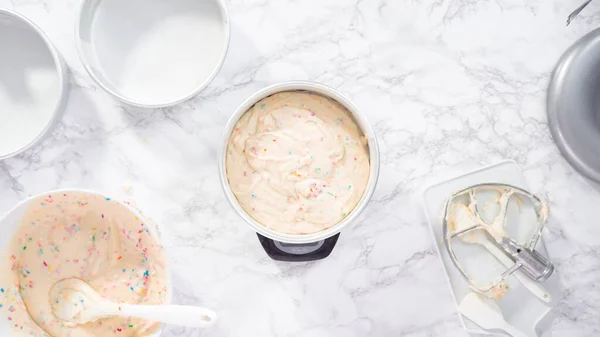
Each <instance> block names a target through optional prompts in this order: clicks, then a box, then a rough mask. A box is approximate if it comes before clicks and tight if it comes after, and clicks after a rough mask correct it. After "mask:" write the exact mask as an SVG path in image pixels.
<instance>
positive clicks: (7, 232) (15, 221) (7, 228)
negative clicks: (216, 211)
mask: <svg viewBox="0 0 600 337" xmlns="http://www.w3.org/2000/svg"><path fill="white" fill-rule="evenodd" d="M70 192H71V193H72V192H84V193H89V194H95V195H100V196H102V197H107V196H106V195H104V194H102V193H98V192H94V191H89V190H82V189H64V190H55V191H49V192H45V193H41V194H38V195H35V196H31V197H29V198H27V199H25V200H23V201H21V202H20V203H19V204H17V205H16V206H15V207H14V208H13V209H11V210H10V211H8V212H7V213H6V214H5V215H4V216H2V217H1V218H0V232H1V233H2V235H0V251H1V252H4V251H5V250H6V249H8V246H9V244H10V241H11V239H12V237H13V235H14V233H15V232H16V231H17V229H18V228H19V224H20V223H21V218H22V217H23V215H24V214H25V212H26V211H27V207H28V206H29V203H30V202H32V201H35V200H36V199H37V198H39V197H42V196H45V195H49V194H54V193H70ZM121 204H122V205H123V206H125V207H127V208H128V209H129V210H130V211H131V212H132V213H133V214H135V215H136V216H137V217H138V218H140V219H142V220H143V222H144V223H145V224H148V226H146V228H147V229H148V230H149V232H150V234H151V235H152V236H153V237H154V238H155V239H156V240H158V241H159V242H160V228H159V227H158V224H156V223H155V222H153V221H151V220H149V219H148V217H146V216H144V215H143V214H142V213H141V212H140V211H139V210H138V209H136V208H134V207H131V206H130V205H128V204H126V203H123V202H121ZM152 225H154V226H152ZM165 255H167V265H166V273H167V292H168V295H167V303H165V304H169V303H171V300H172V294H173V285H172V282H171V272H170V269H169V264H168V254H167V252H166V251H165ZM7 324H8V321H7V320H5V319H0V336H11V332H10V331H12V328H10V326H9V325H7ZM160 334H161V331H158V332H157V333H155V334H153V337H158V336H160Z"/></svg>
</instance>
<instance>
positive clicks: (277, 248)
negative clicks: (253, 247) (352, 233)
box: [256, 233, 340, 262]
mask: <svg viewBox="0 0 600 337" xmlns="http://www.w3.org/2000/svg"><path fill="white" fill-rule="evenodd" d="M256 235H258V240H259V241H260V244H261V245H262V246H263V248H264V250H265V251H266V252H267V255H269V257H270V258H272V259H273V260H277V261H286V262H306V261H316V260H321V259H324V258H326V257H328V256H329V254H331V252H332V251H333V248H334V247H335V244H336V243H337V241H338V238H339V237H340V233H338V234H336V235H334V236H332V237H330V238H327V239H325V240H321V241H317V242H309V243H286V242H279V241H275V240H272V239H269V238H267V237H265V236H263V235H260V234H258V233H257V234H256Z"/></svg>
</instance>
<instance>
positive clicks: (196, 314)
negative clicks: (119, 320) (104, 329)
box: [116, 304, 217, 328]
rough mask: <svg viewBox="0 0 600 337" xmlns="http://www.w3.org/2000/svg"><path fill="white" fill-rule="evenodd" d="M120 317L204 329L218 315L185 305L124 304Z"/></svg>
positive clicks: (119, 313)
mask: <svg viewBox="0 0 600 337" xmlns="http://www.w3.org/2000/svg"><path fill="white" fill-rule="evenodd" d="M119 308H120V310H119V312H118V313H116V314H117V315H119V316H128V317H137V318H143V319H147V320H151V321H157V322H163V323H166V324H172V325H179V326H187V327H192V328H204V327H207V326H209V325H212V324H213V323H214V322H215V321H216V320H217V314H216V313H215V312H214V311H212V310H210V309H206V308H201V307H194V306H185V305H131V304H122V305H120V306H119Z"/></svg>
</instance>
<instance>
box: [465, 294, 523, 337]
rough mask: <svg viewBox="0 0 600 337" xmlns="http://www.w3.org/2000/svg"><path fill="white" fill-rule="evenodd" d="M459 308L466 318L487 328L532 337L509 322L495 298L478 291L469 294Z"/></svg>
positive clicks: (521, 336) (516, 335) (515, 335)
mask: <svg viewBox="0 0 600 337" xmlns="http://www.w3.org/2000/svg"><path fill="white" fill-rule="evenodd" d="M458 310H459V311H460V313H461V314H463V315H464V316H465V317H466V318H468V319H470V320H471V321H473V323H475V324H477V325H479V326H480V327H482V328H484V329H486V330H491V329H500V330H504V331H506V332H507V333H508V334H509V335H511V336H514V337H531V336H527V335H526V334H525V333H523V332H521V331H519V330H517V329H516V328H515V327H514V326H512V325H510V324H508V323H507V322H506V321H505V320H504V317H503V316H502V311H500V308H498V305H497V304H496V303H495V302H494V301H493V300H490V299H488V298H484V297H483V296H481V295H478V294H476V293H469V294H467V296H465V298H463V300H462V301H461V302H460V305H459V306H458Z"/></svg>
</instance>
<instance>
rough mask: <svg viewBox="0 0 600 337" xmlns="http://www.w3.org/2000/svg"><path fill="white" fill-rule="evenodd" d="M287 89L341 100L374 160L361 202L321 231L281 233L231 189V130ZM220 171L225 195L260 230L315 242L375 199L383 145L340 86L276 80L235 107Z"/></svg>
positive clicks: (278, 238)
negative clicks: (254, 213)
mask: <svg viewBox="0 0 600 337" xmlns="http://www.w3.org/2000/svg"><path fill="white" fill-rule="evenodd" d="M284 91H309V92H314V93H317V94H320V95H323V96H325V97H329V98H331V99H333V100H334V101H337V102H338V103H340V104H341V105H342V106H344V107H345V108H346V109H347V110H348V111H349V112H350V113H351V114H352V117H353V119H354V121H355V122H356V124H357V125H358V127H359V128H360V129H361V131H362V133H363V134H364V135H365V136H366V137H367V139H368V146H369V161H370V165H371V170H370V173H369V180H368V182H367V188H366V189H365V192H364V194H363V196H362V197H361V198H360V201H359V202H358V204H357V205H356V207H355V208H354V210H352V212H351V213H350V214H349V215H348V216H347V217H346V218H344V220H342V221H341V222H339V223H338V224H336V225H334V226H332V227H330V228H327V229H325V230H323V231H320V232H317V233H312V234H285V233H280V232H277V231H274V230H272V229H270V228H268V227H266V226H264V225H262V224H261V223H259V222H258V221H256V220H254V218H252V217H251V216H250V215H249V214H248V213H246V211H245V210H244V209H243V208H242V206H241V205H240V203H239V202H238V201H237V198H236V197H235V195H234V194H233V191H232V190H231V186H230V185H229V179H228V178H227V170H226V165H225V162H226V158H227V156H226V152H227V144H228V142H229V138H230V137H231V133H232V132H233V129H234V128H235V125H236V124H237V122H238V120H239V119H240V117H242V115H244V114H245V113H246V111H248V109H250V108H251V107H252V106H253V105H254V104H256V103H257V102H258V101H260V100H261V99H263V98H265V97H267V96H271V95H273V94H275V93H278V92H284ZM219 173H220V178H221V184H222V186H223V189H224V191H225V195H226V196H227V199H228V200H229V202H230V203H231V206H233V208H234V209H235V210H236V211H237V213H238V214H239V215H240V216H241V217H242V218H243V219H244V220H245V221H246V223H248V225H250V227H252V228H253V229H254V230H255V231H256V232H257V233H259V234H261V235H263V236H265V237H267V238H269V239H272V240H275V241H279V242H285V243H291V244H304V243H313V242H318V241H321V240H325V239H327V238H330V237H332V236H334V235H336V234H337V233H339V232H340V231H341V230H342V229H343V228H344V227H346V226H347V225H348V224H350V223H352V222H353V221H354V220H356V218H358V216H359V215H360V213H361V212H362V211H364V209H365V208H366V206H367V204H368V203H369V200H370V199H371V196H372V195H373V192H374V191H375V187H376V185H377V179H378V177H379V148H378V147H377V139H376V138H375V132H374V131H373V129H372V128H371V125H370V124H369V122H367V120H366V118H365V117H364V116H363V115H362V114H361V113H360V112H359V110H358V108H357V107H356V105H354V103H352V102H351V101H350V99H348V98H347V97H346V96H344V95H342V94H341V93H340V92H338V91H337V90H335V89H333V88H330V87H328V86H325V85H323V84H319V83H314V82H308V81H292V82H285V83H281V84H276V85H272V86H270V87H267V88H264V89H262V90H260V91H259V92H257V93H256V94H254V95H252V96H251V97H250V98H248V99H247V100H246V101H244V103H242V105H240V106H239V107H238V109H237V110H236V111H235V113H234V114H233V116H231V118H230V119H229V122H228V123H227V126H226V127H225V131H224V132H223V138H222V140H221V149H220V151H219Z"/></svg>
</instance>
